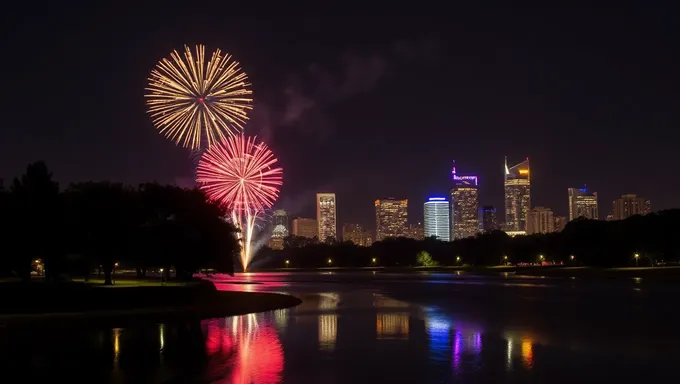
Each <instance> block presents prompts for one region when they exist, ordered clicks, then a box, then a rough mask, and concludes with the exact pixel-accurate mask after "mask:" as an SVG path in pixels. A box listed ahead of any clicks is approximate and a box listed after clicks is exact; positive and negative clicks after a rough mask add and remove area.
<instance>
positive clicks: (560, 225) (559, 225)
mask: <svg viewBox="0 0 680 384" xmlns="http://www.w3.org/2000/svg"><path fill="white" fill-rule="evenodd" d="M554 217H555V232H562V230H563V229H564V227H566V226H567V218H566V217H565V216H554Z"/></svg>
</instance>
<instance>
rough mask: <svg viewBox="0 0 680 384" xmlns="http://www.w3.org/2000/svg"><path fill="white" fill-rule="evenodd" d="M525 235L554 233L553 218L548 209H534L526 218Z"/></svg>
mask: <svg viewBox="0 0 680 384" xmlns="http://www.w3.org/2000/svg"><path fill="white" fill-rule="evenodd" d="M526 231H527V235H533V234H536V233H550V232H555V218H554V217H553V211H552V210H551V209H550V208H543V207H536V208H533V209H530V210H529V213H528V216H527V229H526Z"/></svg>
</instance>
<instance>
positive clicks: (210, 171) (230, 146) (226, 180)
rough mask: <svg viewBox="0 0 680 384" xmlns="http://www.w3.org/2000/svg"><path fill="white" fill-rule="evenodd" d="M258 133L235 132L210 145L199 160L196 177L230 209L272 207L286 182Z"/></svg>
mask: <svg viewBox="0 0 680 384" xmlns="http://www.w3.org/2000/svg"><path fill="white" fill-rule="evenodd" d="M276 163H277V159H276V157H274V154H273V153H272V151H271V150H269V148H268V147H267V145H265V144H264V143H262V142H259V143H257V142H256V138H255V137H245V136H244V135H232V136H231V137H229V138H227V139H226V140H225V141H224V142H222V143H220V144H216V145H214V146H212V147H210V148H209V149H208V150H207V151H206V152H205V153H204V154H203V156H202V157H201V160H200V161H199V163H198V169H197V175H196V176H197V177H196V181H198V182H199V183H200V184H201V189H203V190H204V191H205V192H206V194H207V195H208V196H209V197H210V198H211V199H213V200H216V201H219V202H221V203H223V204H224V205H225V206H226V207H227V208H228V209H230V210H231V211H237V212H239V213H242V214H246V215H257V214H259V213H260V212H262V211H264V210H265V209H266V208H271V206H272V205H273V204H274V201H276V198H277V197H278V195H279V188H278V187H279V186H281V185H282V184H283V169H281V168H280V167H277V166H276Z"/></svg>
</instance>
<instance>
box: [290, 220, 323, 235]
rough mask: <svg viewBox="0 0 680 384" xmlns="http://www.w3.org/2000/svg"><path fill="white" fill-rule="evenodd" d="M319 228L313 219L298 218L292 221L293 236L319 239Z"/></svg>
mask: <svg viewBox="0 0 680 384" xmlns="http://www.w3.org/2000/svg"><path fill="white" fill-rule="evenodd" d="M318 231H319V227H318V225H317V223H316V220H314V219H308V218H305V217H298V218H295V219H293V235H295V236H300V237H306V238H308V239H312V238H314V237H316V238H318V237H319V232H318Z"/></svg>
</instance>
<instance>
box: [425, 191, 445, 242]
mask: <svg viewBox="0 0 680 384" xmlns="http://www.w3.org/2000/svg"><path fill="white" fill-rule="evenodd" d="M450 222H451V221H450V219H449V202H448V201H447V200H446V198H445V197H430V198H429V199H428V200H427V201H426V202H425V223H424V224H425V228H424V234H425V237H426V238H427V237H431V236H436V237H437V239H439V240H441V241H451V237H450V235H451V226H450V225H449V223H450Z"/></svg>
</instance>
